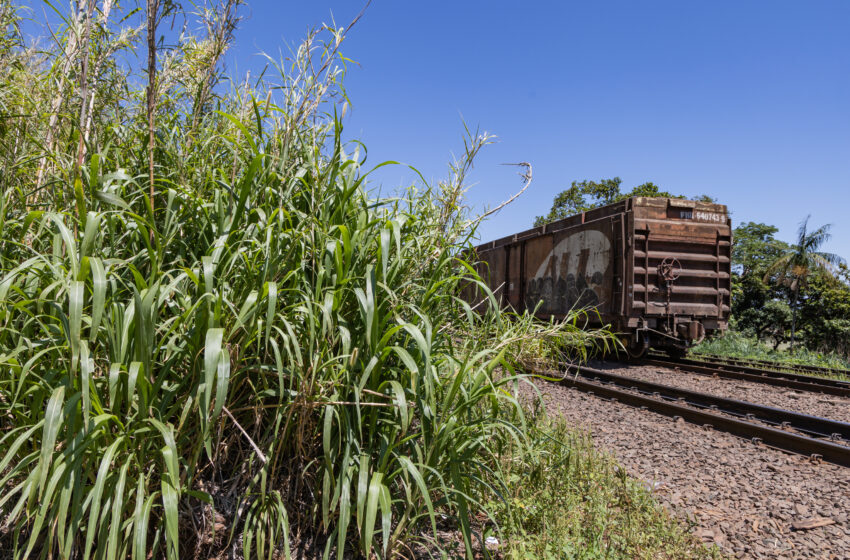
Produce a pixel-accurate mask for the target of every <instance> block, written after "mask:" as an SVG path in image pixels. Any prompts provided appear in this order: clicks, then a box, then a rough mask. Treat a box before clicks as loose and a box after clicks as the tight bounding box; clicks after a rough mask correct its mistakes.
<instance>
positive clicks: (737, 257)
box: [732, 222, 791, 347]
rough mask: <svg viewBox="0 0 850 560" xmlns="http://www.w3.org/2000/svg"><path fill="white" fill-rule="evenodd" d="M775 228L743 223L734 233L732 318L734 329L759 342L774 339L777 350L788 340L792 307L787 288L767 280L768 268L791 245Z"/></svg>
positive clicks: (766, 225) (760, 224) (754, 223)
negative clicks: (777, 235)
mask: <svg viewBox="0 0 850 560" xmlns="http://www.w3.org/2000/svg"><path fill="white" fill-rule="evenodd" d="M777 231H779V230H778V229H777V228H775V227H774V226H771V225H768V224H762V223H756V222H744V223H743V224H741V225H739V226H738V227H736V228H735V231H734V232H733V239H734V240H735V241H734V244H733V245H732V317H733V318H734V321H735V328H736V329H737V330H739V331H741V332H743V333H744V334H746V335H748V336H754V337H755V338H756V339H758V340H762V339H764V338H768V337H769V338H771V339H772V342H773V346H774V347H778V346H779V344H781V343H782V342H784V341H785V340H786V333H787V332H788V328H789V327H790V323H791V308H790V307H789V306H788V304H787V303H786V302H785V301H784V300H787V299H788V298H786V297H785V296H786V293H785V289H784V288H783V287H781V286H772V285H769V284H767V283H766V282H765V281H764V274H765V272H766V271H767V268H768V267H769V266H770V265H771V264H772V263H773V262H775V261H776V260H777V259H778V258H779V257H781V256H782V255H783V253H784V251H785V250H786V249H788V247H789V245H788V244H787V243H785V242H784V241H780V240H778V239H776V238H775V237H774V235H775V234H776V232H777Z"/></svg>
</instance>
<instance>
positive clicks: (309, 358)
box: [0, 8, 584, 560]
mask: <svg viewBox="0 0 850 560" xmlns="http://www.w3.org/2000/svg"><path fill="white" fill-rule="evenodd" d="M115 9H118V8H115ZM68 21H69V22H70V21H72V19H70V18H69V19H68ZM110 29H111V27H110V26H109V25H104V26H102V28H100V29H99V30H98V33H104V34H108V33H110V31H109V30H110ZM314 39H315V38H314ZM336 41H337V39H336V37H335V36H334V37H333V39H332V42H331V43H330V44H329V45H328V50H325V51H323V52H322V56H324V58H323V64H324V63H325V62H327V64H328V66H326V67H325V70H326V71H325V70H323V72H322V75H321V76H317V75H316V74H315V73H314V69H315V67H314V66H313V65H312V64H311V62H310V59H309V57H310V56H311V54H310V53H313V52H316V49H317V48H318V49H321V48H322V47H321V46H320V43H318V42H315V41H314V42H312V43H311V46H310V47H309V48H305V49H301V50H299V51H298V52H297V54H296V60H295V61H293V64H294V65H295V66H294V68H295V71H296V73H298V74H297V75H291V74H290V73H289V71H287V72H284V73H283V76H282V79H283V81H284V84H282V85H281V86H278V85H275V86H273V87H272V86H270V85H268V88H267V89H262V90H261V91H251V88H250V87H248V86H239V87H238V88H237V89H238V90H239V92H238V93H236V94H232V95H231V94H230V93H222V94H221V95H222V97H220V98H215V99H213V97H210V98H209V99H207V102H205V103H200V102H199V104H198V105H199V106H200V107H201V108H202V110H200V109H199V110H198V112H195V109H194V107H195V99H194V97H193V101H192V103H191V107H193V108H192V109H187V105H185V104H184V103H185V99H182V98H181V95H182V94H181V93H180V92H179V91H176V90H169V95H172V94H173V98H171V99H169V100H168V104H163V105H162V107H163V110H162V111H160V113H158V114H157V122H158V126H157V128H156V131H155V135H156V138H155V139H156V142H155V143H156V149H155V150H154V151H153V152H154V154H153V155H154V162H153V164H154V171H153V172H154V175H155V177H154V185H155V186H156V187H158V188H159V189H161V190H159V191H157V192H155V193H154V194H153V198H154V199H155V204H154V205H153V208H151V205H150V203H149V198H150V196H151V195H150V193H149V191H148V187H149V181H148V173H149V168H148V161H147V131H146V130H145V131H143V133H142V134H139V130H137V128H136V124H137V123H136V121H135V120H134V119H136V118H137V116H138V115H137V112H136V111H135V108H134V107H133V103H135V102H136V100H137V96H138V95H139V94H140V92H139V91H135V90H134V87H135V84H133V83H132V82H127V81H122V80H126V76H124V74H120V75H119V74H110V76H111V79H114V80H115V82H114V84H115V88H114V89H115V91H114V92H113V91H111V90H112V89H113V88H112V86H111V85H110V87H108V88H107V87H102V88H98V89H97V90H96V91H97V94H98V95H102V94H104V93H106V94H114V95H116V96H120V95H127V96H128V97H127V98H125V99H121V98H118V97H116V98H113V99H112V101H114V103H113V104H110V105H108V106H107V105H103V106H98V107H95V109H96V111H95V112H94V114H95V115H98V118H96V119H93V122H92V126H93V127H96V130H91V131H90V132H91V134H90V136H89V139H88V143H85V144H84V146H85V148H86V150H87V152H86V153H87V156H88V157H89V160H88V164H87V162H86V161H83V165H81V166H80V167H79V170H78V169H76V168H75V167H71V168H68V169H66V168H64V167H63V166H65V165H66V162H69V161H70V162H75V161H77V160H76V156H77V152H76V149H75V150H74V151H73V153H72V154H70V155H69V154H64V153H63V150H65V147H64V146H65V145H66V144H77V142H66V141H65V140H63V141H62V142H59V141H58V140H56V141H53V140H51V141H47V138H43V137H38V136H37V135H38V134H43V133H44V123H42V125H41V128H39V127H38V126H36V125H35V124H33V128H32V130H39V131H41V132H37V133H33V134H36V137H32V138H28V139H27V138H22V139H21V141H22V142H24V144H26V146H24V145H22V148H21V149H22V150H24V149H28V150H29V151H28V152H22V154H23V155H15V156H14V157H9V158H7V159H4V160H3V161H12V162H15V163H14V164H13V165H15V166H17V165H20V166H22V167H21V168H20V169H19V168H17V167H15V168H14V169H13V170H11V171H10V172H9V173H6V174H4V175H3V177H4V180H7V182H9V184H13V183H14V187H13V188H10V189H8V190H5V191H3V193H2V197H0V232H2V236H0V237H1V239H0V245H2V247H0V248H1V249H2V250H0V418H2V419H3V421H6V419H9V420H8V421H9V423H10V424H11V429H10V430H8V431H7V433H4V434H2V437H0V476H2V478H0V487H2V488H4V490H5V494H4V495H2V496H0V508H2V511H3V513H4V522H6V523H8V525H9V527H10V528H11V531H10V534H14V535H17V536H26V541H27V542H26V546H25V547H23V549H22V550H19V551H18V552H17V553H16V554H17V557H18V558H23V557H25V556H26V555H27V553H33V554H42V555H44V556H51V557H54V558H61V559H63V560H67V559H71V558H76V557H83V558H85V560H88V559H89V558H99V559H106V560H112V559H118V558H126V557H127V556H128V555H129V556H131V557H132V558H133V559H134V560H142V559H146V558H148V557H156V558H162V557H168V558H177V557H178V555H179V554H180V553H181V551H182V552H183V554H184V556H185V555H186V553H187V551H190V552H189V554H198V555H208V556H210V557H212V556H216V555H218V554H219V553H220V552H222V551H223V550H225V549H227V550H231V549H233V548H234V547H235V548H236V549H238V548H239V546H240V544H239V543H241V547H242V550H241V551H239V552H241V553H242V555H243V556H244V557H245V558H257V557H262V558H273V557H275V556H276V555H279V554H280V552H281V551H283V552H284V553H286V554H288V546H289V542H288V538H289V532H290V530H292V529H293V528H292V527H290V522H292V523H293V524H295V523H297V524H298V525H299V526H298V527H297V529H298V530H299V531H300V532H301V533H302V534H306V533H305V532H308V531H309V532H315V531H317V530H318V529H317V527H320V528H321V530H323V531H325V533H326V535H327V536H328V537H329V540H328V545H327V551H326V555H327V556H330V555H331V554H335V556H336V557H337V558H344V557H347V556H349V555H350V554H352V553H363V554H376V555H378V556H380V557H381V558H390V557H393V556H394V555H395V554H397V553H399V551H400V550H402V548H403V547H404V545H405V544H406V542H407V541H408V540H409V539H410V538H411V535H412V532H413V531H414V529H415V530H416V531H418V530H419V529H420V528H422V527H425V531H426V532H427V530H428V528H429V527H430V530H431V532H432V533H433V532H435V531H436V516H437V515H440V514H442V515H448V516H453V517H456V518H459V520H460V521H461V522H460V523H459V525H460V526H461V527H462V528H463V530H464V532H465V536H466V538H467V540H469V531H470V525H469V523H468V522H467V521H468V520H467V521H463V519H465V518H467V517H468V516H469V515H472V514H473V513H477V512H476V511H473V510H474V508H475V499H476V497H477V496H478V495H479V494H480V493H481V492H483V491H484V490H485V486H486V484H485V483H484V482H483V481H484V480H485V479H486V477H487V476H486V475H488V472H489V471H487V469H488V461H489V460H490V459H489V458H490V457H492V456H493V454H494V450H493V448H494V447H497V446H498V445H499V443H500V442H501V441H503V440H504V438H506V437H510V436H509V435H506V434H509V433H510V432H511V431H512V430H515V428H514V427H513V426H512V425H511V423H510V421H509V420H510V418H511V417H510V416H504V417H503V416H502V414H503V409H506V410H509V409H510V407H514V406H515V405H516V403H515V400H514V399H513V398H512V396H511V395H510V394H509V392H508V391H507V390H504V388H503V387H504V384H505V383H506V382H507V379H508V378H505V379H503V380H497V379H494V378H493V375H492V371H493V368H494V367H495V366H496V365H497V364H499V363H502V362H504V363H507V362H509V361H510V359H511V356H510V351H509V350H508V349H507V348H508V346H509V345H510V344H512V343H516V341H518V340H523V336H525V337H526V338H525V340H528V339H531V338H533V337H534V333H535V332H537V331H535V330H534V328H533V327H532V326H530V320H528V322H523V320H519V319H518V320H517V321H502V320H501V317H500V315H499V314H498V312H497V311H496V310H495V309H491V310H490V311H489V312H487V313H486V314H479V313H478V312H477V311H473V310H472V308H471V306H470V305H468V304H465V303H462V302H460V301H459V299H458V298H459V294H460V293H461V289H462V288H463V287H464V286H466V285H468V284H479V283H480V278H479V277H478V276H477V275H476V273H475V269H474V266H473V263H469V262H466V261H465V260H464V258H463V256H464V255H468V254H469V253H468V252H466V251H465V249H466V248H468V244H469V243H468V240H469V239H470V236H471V235H472V234H473V231H471V228H470V224H471V223H472V222H471V221H470V220H468V219H467V217H466V215H465V214H464V213H463V210H462V208H463V204H462V200H461V199H460V193H461V192H462V191H463V188H464V186H463V181H462V175H463V173H461V172H460V171H462V169H458V170H455V171H453V173H454V174H453V176H452V180H450V181H449V182H447V183H444V184H440V185H437V186H434V187H430V186H428V185H427V184H423V185H422V187H421V188H420V189H419V190H414V189H411V190H409V191H406V192H402V193H400V194H399V196H398V197H396V198H394V199H389V200H376V199H374V198H372V196H371V195H370V192H373V190H374V188H373V187H374V185H370V184H368V183H366V179H367V177H368V175H369V172H368V171H364V170H363V169H362V168H361V164H362V162H363V155H362V154H361V146H359V145H358V144H357V143H348V142H347V140H346V139H345V137H344V136H343V133H342V124H341V123H340V122H339V121H338V120H336V119H334V118H332V117H329V115H331V114H332V113H333V112H332V111H328V112H325V111H326V110H327V109H329V108H330V107H329V106H328V105H326V103H327V102H328V100H333V99H336V98H337V97H339V98H344V93H345V92H344V90H342V88H341V87H340V84H339V83H338V82H337V81H336V80H337V79H338V77H339V75H338V74H337V72H336V70H335V69H334V68H335V66H334V61H339V60H340V59H339V58H338V53H337V51H336V48H337V47H338V43H337V42H336ZM93 52H94V51H93ZM97 52H112V51H110V50H109V49H108V48H103V49H97ZM58 59H64V57H58V58H57V60H58ZM194 59H197V57H194V58H193V60H194ZM101 62H105V61H101ZM183 62H185V61H183ZM183 62H181V59H180V58H179V57H177V58H175V59H174V60H173V63H174V64H176V65H177V66H178V67H179V66H180V65H181V64H183ZM118 66H120V65H118ZM107 69H109V70H108V72H107ZM183 70H186V68H183ZM103 71H104V72H107V73H109V72H113V69H112V66H111V65H110V64H105V65H104V66H103ZM185 75H186V76H196V75H199V76H205V75H208V74H207V73H206V72H201V73H200V74H198V73H193V72H188V71H187V72H185ZM51 76H53V74H51ZM53 77H55V76H53ZM32 83H45V84H51V83H55V80H53V79H45V80H34V81H32ZM112 83H113V82H110V84H112ZM266 86H267V85H266V84H263V83H262V81H261V82H260V85H258V86H257V87H259V88H264V87H266ZM243 87H244V88H247V89H246V90H244V91H243V90H242V89H241V88H243ZM122 88H123V89H122ZM272 92H274V94H273V95H272ZM54 95H56V93H55V92H53V91H51V92H50V95H49V96H48V97H47V98H44V99H41V101H40V103H41V104H43V103H44V101H45V100H47V105H45V106H41V105H39V106H34V107H32V108H31V109H32V110H30V111H28V112H27V113H21V114H33V115H36V117H33V118H34V119H37V118H40V117H38V115H52V114H56V110H55V109H51V107H52V104H51V102H50V100H52V99H53V98H54ZM209 95H211V96H217V95H219V92H218V89H216V93H215V94H213V93H210V94H209ZM262 99H266V100H267V101H266V102H265V103H262V102H260V101H257V100H262ZM272 100H274V101H275V103H277V104H275V103H273V102H272ZM211 106H213V107H220V108H224V109H225V110H226V112H225V111H221V112H218V111H210V110H209V107H211ZM45 107H46V109H50V110H49V111H48V110H46V109H45ZM61 109H62V111H63V112H62V114H65V113H64V111H65V109H67V107H64V108H61ZM125 113H126V114H125ZM247 119H250V122H251V124H250V126H248V125H246V124H245V123H246V122H249V121H248V120H247ZM64 120H65V119H60V121H64ZM104 123H108V125H107V124H104ZM60 124H61V123H60ZM57 126H58V125H57ZM62 126H64V125H62ZM60 128H61V126H60ZM81 130H82V129H81V128H80V127H75V128H73V129H69V130H61V131H59V130H57V132H56V134H57V136H56V137H55V138H60V137H61V138H63V139H79V136H76V135H78V134H80V133H81ZM60 133H61V134H60ZM2 134H3V132H2V131H0V136H2ZM52 135H53V133H51V138H53V136H52ZM55 138H54V140H55ZM16 142H17V139H16ZM470 142H471V144H470V145H471V146H472V145H474V146H476V147H475V148H474V149H473V148H470V150H471V151H472V152H475V151H477V149H478V148H480V146H482V145H483V144H484V143H486V137H485V136H480V137H476V138H471V139H470ZM7 144H9V145H12V144H15V145H17V144H16V143H15V142H12V143H3V142H0V151H2V150H5V149H6V145H7ZM27 146H28V148H27ZM16 149H17V148H16ZM352 150H353V153H352ZM4 153H5V152H4ZM27 154H28V155H27ZM6 155H7V156H9V155H10V154H8V153H6ZM472 155H474V154H473V153H468V154H467V157H466V159H465V160H464V162H463V163H462V164H461V165H462V167H464V168H468V167H469V166H470V165H471V157H472ZM84 159H85V158H84ZM381 165H384V164H381ZM379 167H380V166H379ZM3 171H7V170H6V169H4V170H3ZM78 171H79V173H78ZM69 177H71V178H73V179H75V180H69ZM3 188H4V189H5V188H6V187H5V186H4V187H3ZM152 209H155V211H153V212H151V211H150V210H152ZM488 295H489V297H491V298H492V294H488ZM517 325H519V326H517ZM512 329H515V330H517V331H519V330H522V329H525V330H524V331H522V332H521V333H519V334H516V332H514V331H513V330H512ZM529 333H531V334H529ZM583 342H584V341H583V340H579V341H578V342H577V344H583ZM494 347H497V348H494ZM234 504H235V505H234ZM217 508H218V509H217ZM228 508H229V509H228ZM222 517H223V520H221V519H220V518H222ZM426 518H427V520H428V521H429V523H421V521H423V520H424V519H426ZM201 519H202V520H203V523H201V528H200V529H198V527H195V526H194V525H193V526H192V528H191V529H189V524H193V523H195V522H197V521H198V520H201ZM216 520H218V521H216ZM184 524H185V525H184ZM209 525H212V527H215V526H216V525H218V526H219V529H216V531H218V534H217V535H216V536H215V538H213V537H211V536H210V535H208V534H206V533H205V531H206V528H207V527H208V526H209ZM222 525H223V526H224V527H228V528H229V529H230V531H224V530H221V527H220V526H222ZM187 535H192V536H191V537H187ZM181 536H182V538H183V540H182V541H181ZM2 538H3V537H2V536H0V549H2V548H4V542H3V541H2ZM22 538H23V537H22ZM187 539H188V540H187ZM192 539H196V540H192Z"/></svg>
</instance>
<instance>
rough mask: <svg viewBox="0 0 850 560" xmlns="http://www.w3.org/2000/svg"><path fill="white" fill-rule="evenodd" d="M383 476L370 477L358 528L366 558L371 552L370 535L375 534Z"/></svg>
mask: <svg viewBox="0 0 850 560" xmlns="http://www.w3.org/2000/svg"><path fill="white" fill-rule="evenodd" d="M383 478H384V475H383V473H379V472H376V473H374V474H373V475H372V480H371V481H370V482H369V494H368V497H367V499H366V515H365V517H364V518H363V521H362V525H361V527H360V533H361V534H362V535H363V536H362V538H361V543H362V545H363V553H364V554H366V556H367V557H368V556H369V555H370V551H371V550H372V535H373V534H374V532H375V520H376V518H377V516H378V500H379V499H380V497H381V488H383V486H384V485H383V484H382V481H383Z"/></svg>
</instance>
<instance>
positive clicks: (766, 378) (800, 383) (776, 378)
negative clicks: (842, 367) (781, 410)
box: [642, 354, 850, 397]
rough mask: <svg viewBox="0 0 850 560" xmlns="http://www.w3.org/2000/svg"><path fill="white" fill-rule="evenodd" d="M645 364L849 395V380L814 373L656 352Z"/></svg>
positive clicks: (811, 390)
mask: <svg viewBox="0 0 850 560" xmlns="http://www.w3.org/2000/svg"><path fill="white" fill-rule="evenodd" d="M642 363H643V364H646V365H651V366H658V367H664V368H673V369H680V370H682V371H687V372H690V373H698V374H702V375H710V376H713V377H723V378H726V379H737V380H740V381H752V382H755V383H763V384H767V385H774V386H777V387H785V388H788V389H794V390H797V391H809V392H816V393H824V394H827V395H836V396H839V397H850V382H848V381H842V380H839V379H829V378H824V377H814V376H811V375H802V374H799V373H790V372H782V371H773V370H768V369H759V368H753V367H749V366H738V365H727V364H716V363H711V362H705V361H701V360H693V359H688V358H683V359H678V360H673V359H669V358H666V357H661V356H657V355H655V354H652V355H650V356H649V357H647V358H645V359H644V360H642Z"/></svg>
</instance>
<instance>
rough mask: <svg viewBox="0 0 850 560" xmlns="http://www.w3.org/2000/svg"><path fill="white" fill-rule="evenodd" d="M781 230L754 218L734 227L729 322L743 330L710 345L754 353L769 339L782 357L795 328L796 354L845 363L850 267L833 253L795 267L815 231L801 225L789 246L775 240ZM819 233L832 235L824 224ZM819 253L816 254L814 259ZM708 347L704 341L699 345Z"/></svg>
mask: <svg viewBox="0 0 850 560" xmlns="http://www.w3.org/2000/svg"><path fill="white" fill-rule="evenodd" d="M777 231H778V230H777V228H776V227H774V226H771V225H767V224H759V223H752V222H745V223H743V224H741V225H739V226H738V227H736V228H735V230H734V246H733V249H732V322H731V327H732V329H733V330H735V331H737V332H738V333H739V334H738V335H732V336H727V337H725V338H726V339H728V342H721V341H718V342H716V343H709V344H713V345H714V346H715V350H714V351H715V352H720V351H728V352H729V353H730V355H738V353H739V352H746V351H750V350H751V351H752V352H754V355H753V356H751V357H757V356H756V355H755V354H758V355H764V354H765V353H766V352H768V350H767V349H765V350H760V349H759V347H760V346H761V345H763V344H768V345H770V346H771V347H772V351H770V353H771V354H773V355H774V356H775V357H782V356H783V355H784V354H788V352H787V350H788V348H787V347H788V346H789V345H790V341H791V333H792V331H794V332H795V336H796V337H797V340H798V342H799V343H800V344H798V345H797V347H796V348H795V349H794V358H795V359H799V360H805V361H814V362H816V363H820V364H821V365H826V364H827V363H836V364H840V363H842V362H843V363H846V362H847V360H848V358H850V269H848V268H847V265H846V263H844V262H843V261H842V260H841V259H839V258H837V257H835V256H834V255H833V256H830V258H829V260H831V261H832V262H831V263H830V262H828V261H826V260H824V259H819V261H818V262H819V263H820V262H823V263H824V264H825V266H815V265H814V264H813V265H811V266H808V267H800V266H794V265H793V264H791V262H790V261H791V260H792V259H793V258H794V255H795V254H797V253H799V252H800V247H801V246H803V247H804V248H805V240H806V238H807V237H811V236H810V235H806V232H805V229H803V230H802V231H801V233H802V234H804V235H803V236H802V238H801V239H798V242H797V243H796V244H795V245H789V244H788V243H785V242H784V241H781V240H779V239H776V237H775V234H776V232H777ZM815 233H818V235H819V236H820V238H821V240H822V238H823V236H824V235H826V234H828V232H827V231H823V228H820V230H816V232H815ZM814 251H815V252H816V251H817V249H814ZM810 252H811V249H810ZM817 257H819V255H817V254H812V259H815V258H817ZM783 263H785V264H788V265H789V266H784V264H783ZM833 263H834V264H833ZM800 278H803V279H800ZM795 309H796V312H797V313H796V315H797V317H796V322H795V320H794V311H795ZM746 339H750V340H751V341H752V343H751V344H749V346H751V348H750V350H747V349H745V345H744V342H743V341H744V340H746ZM759 343H760V344H759ZM707 347H708V346H707V345H706V344H703V345H702V346H701V347H700V348H707ZM818 356H821V357H818ZM789 359H790V356H789ZM801 363H803V362H801Z"/></svg>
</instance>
